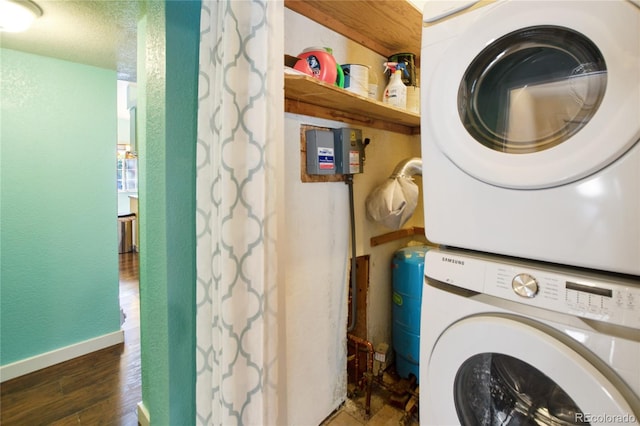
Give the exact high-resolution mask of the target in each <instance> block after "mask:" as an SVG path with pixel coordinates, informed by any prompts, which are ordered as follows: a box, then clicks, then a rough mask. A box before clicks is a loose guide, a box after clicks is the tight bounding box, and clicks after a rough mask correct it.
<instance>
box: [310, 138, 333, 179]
mask: <svg viewBox="0 0 640 426" xmlns="http://www.w3.org/2000/svg"><path fill="white" fill-rule="evenodd" d="M305 138H306V141H307V174H310V175H334V174H336V155H335V145H334V134H333V132H332V131H331V130H321V129H312V130H307V131H306V132H305Z"/></svg>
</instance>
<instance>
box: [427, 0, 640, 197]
mask: <svg viewBox="0 0 640 426" xmlns="http://www.w3.org/2000/svg"><path fill="white" fill-rule="evenodd" d="M639 17H640V8H638V7H637V6H634V5H633V4H632V3H631V2H629V1H623V0H620V1H611V2H594V1H574V2H543V3H536V2H528V1H504V2H498V3H496V4H493V5H490V6H485V7H482V8H479V9H477V10H475V11H473V12H469V13H468V14H467V16H465V15H462V16H461V17H460V18H453V19H452V20H451V21H452V23H448V21H445V22H443V23H442V24H439V25H451V26H452V27H453V28H456V27H455V24H454V22H455V20H456V19H460V20H461V21H462V22H461V23H460V27H463V28H464V29H463V30H462V32H461V33H459V34H457V36H456V37H455V39H454V40H453V41H451V42H450V44H449V45H448V46H447V48H446V52H445V53H444V54H443V55H442V57H441V58H438V64H437V65H435V67H434V69H433V71H432V74H431V75H427V76H424V77H425V80H426V81H425V82H424V84H426V85H427V86H426V91H425V92H426V96H427V98H426V100H425V102H426V103H425V105H424V111H423V114H425V115H426V119H425V126H428V128H429V132H430V133H431V134H432V135H433V137H434V140H435V143H436V144H437V145H438V148H439V149H440V150H441V151H442V152H443V153H444V154H445V155H446V156H447V157H448V158H449V160H451V161H452V162H453V163H454V164H455V165H456V166H457V167H459V168H460V169H461V170H463V171H464V172H466V173H467V174H469V175H471V176H473V177H474V178H476V179H479V180H481V181H483V182H486V183H489V184H492V185H496V186H500V187H505V188H514V189H537V188H548V187H554V186H559V185H563V184H566V183H569V182H573V181H576V180H578V179H581V178H583V177H585V176H588V175H590V174H592V173H595V172H596V171H598V170H600V169H602V168H604V167H606V166H607V165H609V164H610V163H612V162H613V161H615V160H616V159H618V158H619V157H620V156H622V155H623V154H624V153H625V152H627V151H628V150H629V149H630V147H631V146H633V144H634V143H636V142H637V141H638V139H639V138H640V120H638V117H640V72H638V61H639V55H640V25H638V20H639V19H640V18H639ZM428 31H429V29H428V28H426V29H425V39H428V36H429V34H428ZM444 43H449V41H444ZM428 53H429V50H428V49H426V50H424V51H423V57H426V58H427V60H428V59H429V58H428V57H427V55H428ZM434 60H435V59H434Z"/></svg>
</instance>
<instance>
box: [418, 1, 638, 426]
mask: <svg viewBox="0 0 640 426" xmlns="http://www.w3.org/2000/svg"><path fill="white" fill-rule="evenodd" d="M422 37H423V43H422V52H421V65H422V66H421V86H422V89H423V90H422V94H423V98H422V108H421V110H422V123H421V124H422V126H421V127H422V159H423V173H422V176H423V180H424V182H423V190H424V211H425V230H426V234H427V237H428V238H429V240H430V241H432V242H434V243H437V244H439V245H440V248H439V249H436V250H429V251H428V252H427V253H426V257H425V265H424V271H425V286H424V288H423V293H422V309H421V326H420V330H421V336H420V372H419V375H420V384H421V389H420V422H421V424H426V425H438V426H442V425H454V424H461V425H534V424H537V425H540V424H544V425H575V424H580V425H582V424H638V423H639V422H640V142H639V139H640V4H639V3H638V2H637V1H636V0H609V1H597V0H596V1H593V0H574V1H533V0H499V1H485V0H483V1H477V0H469V1H464V0H463V1H435V0H427V2H426V4H425V9H424V22H423V36H422Z"/></svg>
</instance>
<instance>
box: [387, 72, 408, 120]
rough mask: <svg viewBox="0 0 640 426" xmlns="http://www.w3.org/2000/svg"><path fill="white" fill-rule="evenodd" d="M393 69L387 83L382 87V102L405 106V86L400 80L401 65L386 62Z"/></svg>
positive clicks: (400, 106) (404, 107) (399, 106)
mask: <svg viewBox="0 0 640 426" xmlns="http://www.w3.org/2000/svg"><path fill="white" fill-rule="evenodd" d="M385 66H387V67H388V68H389V69H391V70H392V71H393V74H391V78H390V79H389V84H387V87H385V88H384V94H383V96H382V102H384V103H386V104H389V105H392V106H395V107H398V108H403V109H406V108H407V86H405V85H404V83H403V82H402V65H401V64H400V65H399V64H397V63H395V62H387V63H386V64H385Z"/></svg>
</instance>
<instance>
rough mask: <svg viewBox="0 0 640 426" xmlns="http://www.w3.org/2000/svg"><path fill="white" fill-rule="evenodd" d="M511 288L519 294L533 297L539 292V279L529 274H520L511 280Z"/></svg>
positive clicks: (529, 297)
mask: <svg viewBox="0 0 640 426" xmlns="http://www.w3.org/2000/svg"><path fill="white" fill-rule="evenodd" d="M511 288H513V291H515V292H516V294H517V295H518V296H522V297H526V298H528V299H531V298H532V297H535V295H536V294H538V281H536V279H535V278H533V277H532V276H531V275H529V274H518V275H516V276H515V277H514V278H513V280H511Z"/></svg>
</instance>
